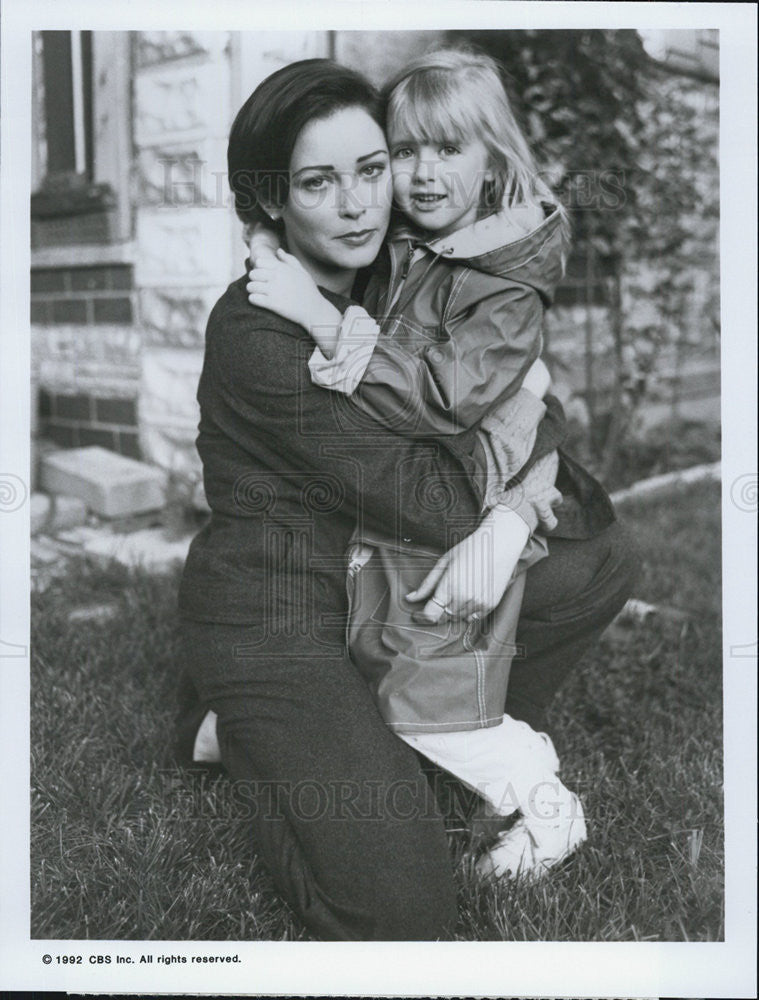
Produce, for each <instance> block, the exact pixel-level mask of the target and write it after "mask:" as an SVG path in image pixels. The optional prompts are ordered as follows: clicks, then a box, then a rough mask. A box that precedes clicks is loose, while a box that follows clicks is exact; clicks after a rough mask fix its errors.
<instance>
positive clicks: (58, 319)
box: [31, 264, 140, 458]
mask: <svg viewBox="0 0 759 1000" xmlns="http://www.w3.org/2000/svg"><path fill="white" fill-rule="evenodd" d="M132 290H133V275H132V266H131V265H130V264H107V265H95V266H92V265H90V266H68V267H44V268H35V269H33V270H32V272H31V322H32V324H33V327H34V328H35V333H36V334H37V336H36V338H35V339H36V341H37V342H38V344H39V342H41V341H42V342H44V343H45V345H46V346H47V347H48V349H47V350H46V351H45V352H44V353H45V354H46V355H47V358H48V360H53V359H52V358H51V357H50V355H51V354H53V355H54V353H55V345H56V344H58V345H59V348H60V355H61V357H62V358H63V357H65V355H66V354H70V355H73V357H75V358H77V357H78V356H79V355H80V354H86V352H87V351H88V343H91V342H92V341H93V340H94V341H97V340H98V337H99V335H100V334H101V333H102V339H103V345H104V346H105V345H106V343H107V342H108V341H109V340H110V341H113V340H114V334H113V331H114V329H115V330H116V331H117V333H118V330H119V329H122V330H123V333H124V334H126V335H127V337H128V338H132V337H133V331H132V325H133V322H134V303H133V291H132ZM58 335H60V340H59V341H57V340H56V337H57V336H58ZM72 341H73V344H72ZM50 345H53V347H52V349H51V347H50ZM90 353H91V352H90ZM115 360H116V361H118V359H115ZM86 370H87V366H86V364H84V365H77V372H79V373H80V372H82V371H86ZM98 382H100V384H99V385H98ZM130 388H131V391H130ZM137 389H138V383H137V381H136V380H133V381H132V383H131V386H130V383H129V381H128V380H127V381H126V383H125V384H119V385H117V386H114V387H112V389H111V391H109V386H108V380H107V379H103V380H98V379H97V378H94V379H90V380H87V379H86V378H77V379H75V380H74V381H69V382H68V383H67V381H66V380H65V379H63V380H51V381H50V380H49V381H47V383H46V381H45V380H44V379H43V380H42V384H41V385H40V389H39V399H38V413H37V417H38V429H39V432H40V433H41V434H42V435H43V436H44V437H46V438H48V439H50V440H51V441H55V442H56V443H57V444H60V445H61V446H63V447H81V446H85V445H100V446H102V447H104V448H109V449H111V450H113V451H117V452H120V453H121V454H123V455H128V456H130V457H133V458H139V457H140V447H139V441H138V434H137V398H136V397H137Z"/></svg>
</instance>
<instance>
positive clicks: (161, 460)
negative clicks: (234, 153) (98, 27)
mask: <svg viewBox="0 0 759 1000" xmlns="http://www.w3.org/2000/svg"><path fill="white" fill-rule="evenodd" d="M327 51H328V40H327V33H326V32H316V33H314V32H243V33H237V34H232V33H229V32H139V33H138V34H137V36H136V40H135V56H134V67H135V69H134V74H135V75H134V147H135V156H136V162H135V185H134V199H135V214H136V247H135V262H136V266H135V284H136V288H137V298H138V315H139V325H140V329H141V332H142V353H141V376H140V389H139V432H140V444H141V447H142V452H143V455H144V456H145V457H146V458H147V459H148V460H149V461H152V462H155V463H156V464H158V465H160V466H162V467H163V468H165V469H167V470H169V471H170V472H173V473H174V474H176V475H177V476H179V477H180V478H183V479H190V480H192V479H197V478H198V477H199V474H200V466H199V461H198V457H197V454H196V452H195V443H194V442H195V437H196V434H197V423H198V412H197V404H196V401H195V393H196V390H197V383H198V377H199V374H200V369H201V364H202V357H203V340H204V332H205V325H206V321H207V319H208V315H209V313H210V311H211V308H212V306H213V304H214V302H215V301H216V299H217V298H218V297H219V295H221V293H222V292H223V291H224V289H225V287H226V286H227V284H228V283H229V281H231V280H232V279H234V278H236V277H238V276H239V275H240V274H241V273H242V270H243V263H244V260H245V248H244V245H243V243H242V239H241V232H242V230H241V225H240V223H239V222H238V220H237V219H236V217H235V215H234V212H233V208H232V204H231V197H230V194H229V187H228V183H227V176H226V153H227V140H228V135H229V129H230V126H231V123H232V120H233V117H234V115H235V114H236V112H237V110H238V108H239V106H240V105H241V104H242V103H243V101H244V100H245V99H246V98H247V96H248V95H249V93H250V92H251V91H252V90H253V89H254V88H255V86H256V85H257V84H258V83H259V82H260V81H261V80H263V79H264V78H265V77H266V76H268V75H269V74H270V73H271V72H273V71H274V70H275V69H277V68H279V67H280V66H283V65H285V64H287V63H289V62H292V61H293V60H295V59H301V58H308V57H313V56H318V55H326V54H327Z"/></svg>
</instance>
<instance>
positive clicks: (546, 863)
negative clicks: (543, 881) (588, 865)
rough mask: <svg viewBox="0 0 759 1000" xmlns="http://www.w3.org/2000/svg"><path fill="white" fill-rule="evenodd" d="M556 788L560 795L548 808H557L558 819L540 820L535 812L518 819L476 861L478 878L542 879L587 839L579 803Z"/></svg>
mask: <svg viewBox="0 0 759 1000" xmlns="http://www.w3.org/2000/svg"><path fill="white" fill-rule="evenodd" d="M556 784H557V785H559V786H560V789H561V791H560V793H559V795H558V797H557V799H555V800H554V802H553V803H551V805H554V806H555V805H557V804H558V806H559V810H558V815H557V816H555V817H554V816H551V817H550V818H543V816H541V815H540V814H537V810H536V811H535V812H534V813H532V814H530V813H529V812H528V813H527V814H525V815H522V816H521V817H520V818H519V819H518V820H517V822H516V823H515V824H514V826H512V827H511V829H509V830H506V831H505V832H504V833H502V834H500V836H499V837H498V840H497V841H496V843H495V844H494V846H493V847H492V848H490V850H488V851H486V852H485V854H483V855H482V857H481V858H480V859H479V861H478V862H477V865H476V868H477V871H478V872H479V873H480V874H481V875H485V876H491V877H493V878H498V879H501V878H504V879H514V878H517V877H520V878H524V877H527V878H530V879H539V878H542V877H543V876H545V875H546V874H548V871H549V870H550V869H551V868H553V867H555V866H556V865H558V864H560V863H561V862H562V861H564V860H565V858H567V857H569V855H570V854H572V853H573V851H575V850H576V849H577V848H578V847H579V846H580V844H582V843H583V841H584V840H586V839H587V836H588V831H587V827H586V825H585V815H584V813H583V809H582V804H581V803H580V800H579V799H578V798H577V796H576V795H575V794H574V792H570V791H569V789H567V788H564V786H563V785H561V784H560V782H558V780H557V783H556ZM547 804H549V797H548V796H544V801H543V805H547Z"/></svg>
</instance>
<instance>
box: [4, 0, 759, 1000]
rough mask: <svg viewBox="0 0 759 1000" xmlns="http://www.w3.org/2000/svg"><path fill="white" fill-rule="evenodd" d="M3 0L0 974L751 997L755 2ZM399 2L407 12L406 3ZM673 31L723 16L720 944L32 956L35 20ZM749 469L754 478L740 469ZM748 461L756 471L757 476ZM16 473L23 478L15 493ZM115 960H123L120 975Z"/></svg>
mask: <svg viewBox="0 0 759 1000" xmlns="http://www.w3.org/2000/svg"><path fill="white" fill-rule="evenodd" d="M401 2H402V0H389V2H385V3H370V2H366V3H361V2H352V0H322V2H320V3H318V4H309V3H308V2H307V0H298V2H296V0H276V2H257V3H253V2H252V0H247V2H241V0H214V2H213V3H207V2H203V3H201V2H199V0H183V2H182V3H181V4H173V3H166V2H163V3H161V2H156V0H130V2H129V3H124V4H114V5H108V4H105V3H103V2H102V0H75V2H71V0H66V2H65V3H63V2H55V0H5V2H4V3H3V6H2V21H1V22H0V40H1V42H2V82H1V87H0V98H1V100H2V115H1V116H0V120H1V122H2V144H1V146H0V162H1V170H2V184H1V190H0V196H1V199H2V200H1V201H0V236H1V240H2V243H1V246H0V267H1V271H0V278H1V282H2V298H1V299H0V476H2V477H3V479H4V482H6V483H11V484H17V486H18V490H19V493H18V496H19V504H18V505H17V506H15V507H13V508H12V509H11V507H12V505H8V504H6V506H5V507H4V508H3V510H2V512H0V546H1V549H0V552H1V556H0V745H1V746H2V750H3V754H2V760H3V762H4V765H5V766H4V769H3V770H4V776H5V786H6V787H5V790H4V794H3V800H4V803H3V804H4V813H5V816H6V819H5V822H4V823H3V825H2V832H1V833H0V844H1V849H0V899H2V904H0V987H2V988H3V989H9V990H10V989H25V990H29V989H35V990H46V989H57V990H70V991H88V992H118V993H140V992H142V993H145V992H151V993H156V992H167V993H183V992H187V993H190V992H191V993H198V992H209V993H214V994H216V993H224V992H227V993H256V994H280V995H284V994H288V995H298V994H308V995H323V994H331V995H354V996H360V995H375V996H376V995H381V994H386V995H387V994H391V995H392V994H395V995H399V994H403V995H406V996H413V995H426V996H455V995H459V996H461V995H469V996H471V995H480V996H503V995H520V994H521V995H523V996H530V995H532V996H535V995H542V996H559V995H563V996H567V995H580V994H582V995H585V996H614V995H619V994H620V992H622V993H624V994H625V995H628V996H654V995H655V996H667V995H669V996H696V995H698V996H701V997H703V996H720V995H721V996H732V997H751V996H755V995H756V981H755V965H756V962H755V959H756V893H755V887H756V850H755V846H756V845H755V834H756V826H755V820H756V781H755V778H756V742H755V721H756V720H755V709H756V659H757V647H756V610H755V609H756V576H755V569H754V567H755V565H756V523H755V518H751V517H746V515H745V513H744V512H742V511H741V510H739V509H738V508H737V507H736V505H735V503H734V502H733V501H732V499H731V488H732V487H733V484H735V483H736V482H737V481H738V480H741V481H743V482H747V481H748V482H749V483H750V482H753V487H752V488H753V506H754V507H755V506H756V427H755V421H754V419H753V417H754V416H755V413H756V396H757V386H756V373H757V344H756V331H757V318H756V276H757V260H756V231H755V229H754V226H755V220H756V121H757V113H756V110H757V109H756V83H757V77H756V22H757V12H756V7H755V6H754V5H743V4H698V3H689V4H674V3H611V2H604V3H583V2H578V3H561V2H560V3H553V2H552V3H543V2H524V3H523V2H514V3H503V2H498V0H495V2H491V0H479V2H477V3H473V2H471V0H456V2H446V0H438V3H437V4H435V6H434V9H431V6H430V5H429V4H428V3H424V2H422V0H409V2H403V3H402V6H401ZM401 11H402V14H401ZM401 22H402V24H403V29H404V30H411V29H425V28H427V29H433V28H461V27H467V28H475V27H476V28H549V27H550V28H570V27H574V28H578V27H588V28H601V27H629V28H648V27H656V28H677V27H688V28H692V27H704V28H717V29H719V31H720V91H721V105H720V135H721V146H720V153H721V172H720V174H721V259H722V285H721V287H722V306H721V308H722V326H723V330H724V331H725V336H724V337H723V347H722V400H723V402H722V429H723V454H722V469H723V580H724V591H723V602H724V604H723V615H724V617H723V624H724V659H723V663H724V708H725V745H724V749H725V764H726V779H725V793H726V795H725V813H726V839H725V851H726V937H725V941H724V942H714V943H650V942H642V943H621V942H620V943H520V942H516V943H512V942H458V943H452V944H435V943H401V944H397V943H380V944H369V943H356V944H329V943H316V942H298V943H279V942H235V943H232V942H214V943H213V945H212V946H211V945H209V944H208V943H206V944H203V943H202V942H187V941H182V942H125V941H88V942H86V943H83V942H71V945H72V947H75V948H76V952H77V953H81V954H83V955H85V956H89V955H90V954H92V955H97V954H98V953H106V952H108V953H110V954H111V955H114V956H115V955H122V956H132V957H134V956H137V955H139V954H140V953H141V952H144V951H150V952H152V953H154V954H157V953H161V952H163V953H169V952H171V953H173V954H185V955H188V956H190V955H193V954H208V953H209V952H213V953H215V954H238V955H239V956H240V958H241V961H240V963H236V964H229V965H223V966H218V965H217V966H201V965H189V964H188V965H185V966H177V965H174V966H170V967H166V968H164V969H161V968H160V967H159V966H156V965H155V964H153V965H151V966H140V965H136V964H133V965H130V966H125V965H122V966H115V965H113V964H111V965H108V966H103V965H98V964H87V962H88V959H87V958H86V957H85V964H84V965H82V966H75V967H65V966H64V967H61V966H55V965H45V964H44V962H43V957H42V956H43V955H44V954H45V953H46V952H48V951H50V950H55V951H56V952H58V953H61V954H62V953H64V952H65V951H66V950H67V947H66V942H64V941H55V942H45V941H40V940H30V938H29V876H30V871H29V764H28V760H29V671H28V666H29V661H28V652H29V601H28V593H29V589H28V584H29V577H28V565H29V523H30V522H29V496H28V490H26V485H25V484H28V483H29V431H30V428H29V364H30V357H29V354H30V347H29V265H30V250H29V242H30V241H29V235H30V229H29V193H30V174H31V171H30V156H31V152H30V133H31V128H30V123H31V35H30V33H31V31H32V30H36V29H41V28H48V29H68V28H86V29H91V30H144V29H147V28H151V29H168V28H187V29H202V30H216V29H218V27H219V25H223V26H224V28H225V30H240V31H244V30H252V29H256V30H265V29H270V30H285V29H286V28H287V26H289V25H292V26H293V27H294V26H296V25H297V28H298V30H300V31H303V30H309V29H312V30H314V31H323V30H325V29H327V28H328V29H341V30H350V29H355V30H358V29H361V30H366V29H368V28H371V29H380V30H381V29H387V30H389V29H393V28H396V27H397V26H398V24H399V23H401ZM746 477H749V479H748V480H746ZM751 477H753V479H751ZM24 490H26V495H24ZM121 970H127V971H126V972H122V971H121Z"/></svg>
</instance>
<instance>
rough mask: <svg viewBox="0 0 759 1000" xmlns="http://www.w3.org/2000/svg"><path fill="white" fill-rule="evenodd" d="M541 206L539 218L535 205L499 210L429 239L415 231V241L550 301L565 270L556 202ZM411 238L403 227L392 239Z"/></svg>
mask: <svg viewBox="0 0 759 1000" xmlns="http://www.w3.org/2000/svg"><path fill="white" fill-rule="evenodd" d="M542 210H543V219H542V220H541V219H540V217H539V210H537V209H534V208H525V209H521V210H520V209H508V210H505V211H504V210H502V211H500V212H496V213H495V214H494V215H489V216H488V217H487V218H486V219H480V220H478V221H477V222H473V223H472V224H471V225H469V226H464V228H463V229H459V230H457V231H456V232H453V233H450V234H449V235H448V236H441V237H439V238H438V239H433V240H430V241H428V242H421V241H419V237H418V234H416V245H417V246H420V247H421V246H423V247H425V248H426V249H428V250H429V251H430V252H432V253H433V254H435V255H436V256H439V257H442V258H443V259H445V260H450V261H455V262H456V263H458V264H464V265H465V266H466V267H470V268H473V269H474V270H476V271H481V272H483V273H484V274H490V275H495V276H499V277H504V278H509V279H511V280H514V281H519V282H521V283H522V284H525V285H530V286H531V287H532V288H534V289H535V290H536V291H537V292H538V293H539V294H540V295H541V297H542V298H544V299H545V300H546V301H547V302H548V303H550V302H552V301H553V296H554V291H555V289H556V285H557V284H558V283H559V281H560V280H561V278H562V276H563V274H564V263H565V250H564V237H563V235H562V226H561V221H562V220H561V213H560V212H559V211H558V209H557V207H556V205H554V204H551V203H550V202H543V203H542ZM410 237H411V234H410V233H409V232H408V230H405V231H400V232H398V233H397V235H395V236H394V237H393V241H395V240H396V239H406V240H408V239H409V238H410Z"/></svg>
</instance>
